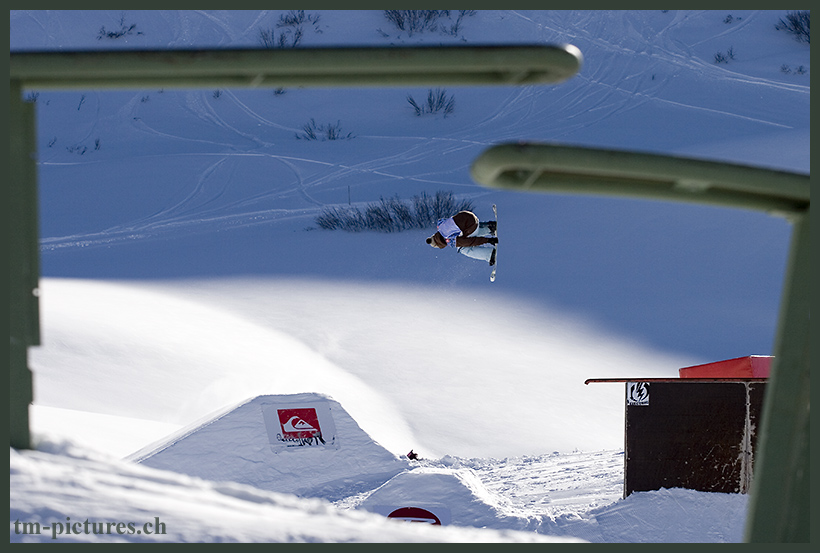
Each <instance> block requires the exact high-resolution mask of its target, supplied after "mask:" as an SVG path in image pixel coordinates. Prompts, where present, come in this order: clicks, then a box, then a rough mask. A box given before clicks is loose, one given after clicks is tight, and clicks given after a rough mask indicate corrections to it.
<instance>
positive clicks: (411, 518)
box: [387, 507, 441, 526]
mask: <svg viewBox="0 0 820 553" xmlns="http://www.w3.org/2000/svg"><path fill="white" fill-rule="evenodd" d="M387 518H397V519H399V520H406V521H408V522H426V523H428V524H433V525H435V526H441V521H440V520H439V518H438V517H437V516H436V515H434V514H433V513H431V512H430V511H428V510H427V509H421V508H419V507H402V508H401V509H396V510H395V511H393V512H392V513H390V514H389V515H387Z"/></svg>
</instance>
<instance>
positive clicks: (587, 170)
mask: <svg viewBox="0 0 820 553" xmlns="http://www.w3.org/2000/svg"><path fill="white" fill-rule="evenodd" d="M472 176H473V178H474V179H475V180H476V182H478V183H480V184H483V185H485V186H488V187H493V188H503V189H509V190H520V191H525V192H558V193H570V194H575V193H579V194H604V195H612V196H632V197H637V198H647V199H658V200H675V201H686V202H697V203H706V204H715V205H724V206H729V207H741V208H749V209H758V210H763V211H766V212H769V213H772V214H777V215H782V216H784V217H786V218H787V219H788V220H789V221H790V222H791V223H792V224H793V229H792V243H791V248H790V254H789V256H790V257H789V266H788V269H787V273H786V279H785V288H784V292H783V299H782V300H781V306H780V316H779V321H778V327H777V337H776V341H775V359H774V361H773V363H772V374H771V377H770V379H769V384H768V386H767V392H766V398H765V404H764V406H763V421H762V424H761V429H760V435H759V438H758V446H757V452H756V454H755V456H756V458H755V464H754V475H753V480H752V489H751V491H750V508H749V514H748V518H747V524H746V530H745V539H746V540H747V541H750V542H809V541H810V539H811V528H810V524H809V516H810V512H811V504H810V498H809V493H810V492H809V487H810V465H809V460H810V459H809V457H810V455H809V447H810V443H811V441H810V440H811V438H810V433H809V432H810V378H809V376H810V354H809V349H810V341H809V336H810V328H811V316H810V310H809V303H810V301H809V300H810V297H811V287H810V280H811V270H810V261H811V251H810V248H811V237H810V235H809V226H810V213H811V205H810V176H809V175H800V174H795V173H788V172H781V171H772V170H767V169H759V168H753V167H747V166H740V165H732V164H728V163H716V162H707V161H700V160H692V159H685V158H676V157H670V156H660V155H653V154H640V153H634V152H619V151H611V150H596V149H588V148H572V147H566V146H555V145H545V144H506V145H500V146H496V147H493V148H490V149H488V150H487V151H485V152H484V153H482V154H481V155H480V156H479V157H478V158H477V159H476V160H475V162H474V163H473V166H472Z"/></svg>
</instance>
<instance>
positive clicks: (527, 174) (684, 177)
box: [472, 143, 809, 215]
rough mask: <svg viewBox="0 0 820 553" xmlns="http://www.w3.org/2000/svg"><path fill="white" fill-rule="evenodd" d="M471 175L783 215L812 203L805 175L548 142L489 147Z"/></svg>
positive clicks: (518, 186) (501, 184) (517, 186)
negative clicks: (550, 143) (741, 208)
mask: <svg viewBox="0 0 820 553" xmlns="http://www.w3.org/2000/svg"><path fill="white" fill-rule="evenodd" d="M472 176H473V179H475V181H476V182H478V183H480V184H483V185H484V186H488V187H492V188H503V189H508V190H520V191H529V192H555V193H568V194H596V195H610V196H621V197H623V196H628V197H635V198H651V199H657V200H669V201H688V202H696V203H706V204H713V205H723V206H728V207H743V208H748V209H757V210H763V211H767V212H771V213H775V214H783V215H788V214H793V213H801V212H803V211H804V210H806V209H807V208H808V205H809V176H808V175H800V174H796V173H787V172H782V171H773V170H769V169H760V168H755V167H747V166H742V165H732V164H729V163H719V162H712V161H703V160H696V159H687V158H680V157H673V156H663V155H656V154H646V153H636V152H628V151H616V150H601V149H593V148H577V147H569V146H558V145H549V144H526V143H524V144H502V145H499V146H494V147H492V148H489V149H488V150H486V151H484V152H483V153H482V154H481V155H480V156H479V157H478V158H477V159H476V160H475V161H474V162H473V166H472Z"/></svg>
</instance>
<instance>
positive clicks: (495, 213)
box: [490, 204, 498, 282]
mask: <svg viewBox="0 0 820 553" xmlns="http://www.w3.org/2000/svg"><path fill="white" fill-rule="evenodd" d="M493 218H494V219H495V230H494V231H493V236H495V237H496V238H497V237H498V208H497V207H496V205H495V204H493ZM497 263H498V244H495V245H494V246H493V253H492V255H491V256H490V266H491V267H492V268H493V272H491V273H490V282H495V271H496V269H498V265H497Z"/></svg>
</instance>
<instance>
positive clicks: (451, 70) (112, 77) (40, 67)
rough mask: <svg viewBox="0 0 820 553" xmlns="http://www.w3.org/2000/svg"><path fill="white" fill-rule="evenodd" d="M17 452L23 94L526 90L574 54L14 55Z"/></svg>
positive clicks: (21, 443)
mask: <svg viewBox="0 0 820 553" xmlns="http://www.w3.org/2000/svg"><path fill="white" fill-rule="evenodd" d="M9 58H10V59H9V82H10V84H9V93H10V96H11V103H10V114H11V121H10V123H9V135H10V160H11V167H10V174H11V185H10V202H9V209H10V215H11V216H10V218H9V236H10V242H11V264H10V265H11V270H10V275H11V276H10V286H11V290H10V312H9V320H10V326H11V331H10V341H11V348H10V354H9V400H10V401H9V404H10V407H9V409H10V418H9V429H10V434H11V439H10V443H11V445H12V447H17V448H27V447H29V446H30V434H29V419H28V415H29V413H28V408H29V404H30V403H31V402H32V398H33V394H32V377H31V371H30V370H29V369H28V362H27V356H28V347H29V346H31V345H36V344H39V329H40V326H39V325H40V322H39V306H38V303H37V296H36V291H37V286H38V279H39V252H38V238H37V209H38V205H37V197H36V194H37V175H36V162H35V157H34V156H35V155H36V151H35V148H36V141H35V140H34V130H35V119H34V115H35V114H34V107H33V106H32V105H29V104H26V103H25V102H23V101H22V96H21V95H22V93H23V92H24V91H25V90H45V89H82V90H93V89H115V88H119V89H122V88H136V89H144V88H149V87H162V88H206V87H225V88H228V87H230V88H237V87H282V86H315V87H318V86H326V87H342V86H358V87H364V86H381V87H385V86H406V85H425V86H427V85H523V84H545V83H558V82H561V81H564V80H566V79H568V78H570V77H572V76H573V75H575V74H576V73H577V72H578V70H579V68H580V66H581V62H582V56H581V52H580V51H579V50H578V49H577V48H576V47H574V46H571V45H566V46H555V45H514V46H497V45H491V46H456V47H453V46H447V47H414V48H369V47H367V48H304V49H301V48H300V49H282V50H273V49H266V50H259V49H257V50H224V49H221V50H152V51H135V50H119V51H114V52H110V51H109V52H105V51H83V52H12V53H10V56H9Z"/></svg>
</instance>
